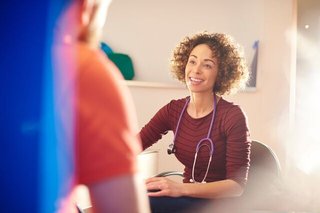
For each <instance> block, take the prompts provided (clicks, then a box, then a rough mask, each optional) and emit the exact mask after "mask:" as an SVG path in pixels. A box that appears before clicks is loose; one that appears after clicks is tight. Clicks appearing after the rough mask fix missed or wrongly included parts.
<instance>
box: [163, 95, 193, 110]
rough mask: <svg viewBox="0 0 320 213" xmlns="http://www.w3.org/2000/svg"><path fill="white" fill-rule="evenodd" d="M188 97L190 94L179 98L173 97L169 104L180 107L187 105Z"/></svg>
mask: <svg viewBox="0 0 320 213" xmlns="http://www.w3.org/2000/svg"><path fill="white" fill-rule="evenodd" d="M188 98H189V96H187V97H184V98H179V99H172V100H171V101H170V102H169V103H168V104H167V105H168V106H170V107H174V108H180V107H182V106H184V105H185V103H186V101H187V100H188Z"/></svg>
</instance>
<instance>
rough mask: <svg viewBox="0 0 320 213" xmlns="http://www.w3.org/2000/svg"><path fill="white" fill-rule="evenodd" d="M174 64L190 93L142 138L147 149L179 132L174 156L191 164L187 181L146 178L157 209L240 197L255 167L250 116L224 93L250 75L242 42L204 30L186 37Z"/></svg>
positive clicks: (186, 172) (158, 118)
mask: <svg viewBox="0 0 320 213" xmlns="http://www.w3.org/2000/svg"><path fill="white" fill-rule="evenodd" d="M171 62H172V73H173V74H174V75H175V77H176V78H177V79H178V80H179V81H181V82H183V83H185V84H186V86H187V88H188V90H189V93H190V95H189V96H188V97H185V98H182V99H178V100H172V101H171V102H170V103H168V104H167V105H165V106H164V107H162V108H161V109H160V110H159V111H158V112H157V113H156V114H155V116H154V117H153V118H152V119H151V120H150V121H149V123H147V124H146V125H145V126H144V127H143V128H142V129H141V131H140V136H141V139H142V142H143V148H144V149H146V148H148V147H150V146H151V145H152V144H154V143H156V142H157V141H159V140H160V139H161V137H162V135H164V134H166V133H167V132H168V131H173V132H174V140H173V143H172V144H171V145H170V146H169V148H168V154H174V155H175V156H176V157H177V159H178V160H179V161H180V162H181V163H182V164H183V165H184V166H185V169H184V173H183V176H184V179H183V182H182V183H179V182H175V181H173V180H170V179H168V178H166V177H152V178H149V179H147V180H146V185H147V189H148V190H149V193H148V195H149V198H150V204H151V208H152V212H184V211H185V210H186V209H189V208H190V207H192V206H194V205H196V204H200V203H203V202H207V201H208V200H212V199H216V198H227V197H237V196H240V195H241V194H242V192H243V190H244V186H245V184H246V181H247V176H248V170H249V154H250V145H251V140H250V138H249V128H248V124H247V119H246V116H245V114H244V112H243V111H242V110H241V108H240V107H239V106H238V105H236V104H234V103H231V102H228V101H226V100H225V99H224V98H223V97H222V95H225V94H230V93H234V92H236V91H237V90H239V89H240V88H241V87H243V86H244V85H245V83H246V81H247V79H248V70H247V66H246V62H245V59H244V56H243V52H241V51H240V46H239V45H237V44H236V43H235V41H234V40H233V39H232V38H231V37H230V36H228V35H226V34H219V33H213V34H211V33H208V32H202V33H198V34H195V35H193V36H187V37H185V38H184V39H183V40H182V41H181V42H180V43H179V44H178V46H177V47H176V49H175V50H174V53H173V58H172V60H171ZM197 183H198V184H197Z"/></svg>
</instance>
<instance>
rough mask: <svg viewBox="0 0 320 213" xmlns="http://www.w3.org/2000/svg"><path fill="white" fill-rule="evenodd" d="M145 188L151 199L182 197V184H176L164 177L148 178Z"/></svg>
mask: <svg viewBox="0 0 320 213" xmlns="http://www.w3.org/2000/svg"><path fill="white" fill-rule="evenodd" d="M146 186H147V190H148V195H149V196H151V197H160V196H169V197H180V196H182V195H183V194H182V192H183V190H182V189H183V183H177V182H174V181H172V180H170V179H168V178H165V177H153V178H148V179H147V180H146Z"/></svg>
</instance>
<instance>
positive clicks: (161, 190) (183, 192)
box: [146, 177, 243, 199]
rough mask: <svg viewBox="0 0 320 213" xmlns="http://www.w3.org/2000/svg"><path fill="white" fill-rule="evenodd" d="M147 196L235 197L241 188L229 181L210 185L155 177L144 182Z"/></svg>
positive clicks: (240, 192) (238, 194)
mask: <svg viewBox="0 0 320 213" xmlns="http://www.w3.org/2000/svg"><path fill="white" fill-rule="evenodd" d="M146 184H147V189H148V190H149V191H150V190H151V191H155V192H149V193H148V195H149V196H153V197H160V196H170V197H181V196H188V197H196V198H207V199H213V198H224V197H237V196H240V195H241V194H242V192H243V187H242V186H241V185H240V184H238V183H237V182H236V181H234V180H231V179H226V180H221V181H215V182H211V183H177V182H175V181H172V180H170V179H169V178H165V177H155V178H149V179H147V180H146Z"/></svg>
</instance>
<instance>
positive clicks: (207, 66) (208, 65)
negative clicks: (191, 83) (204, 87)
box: [204, 64, 212, 69]
mask: <svg viewBox="0 0 320 213" xmlns="http://www.w3.org/2000/svg"><path fill="white" fill-rule="evenodd" d="M204 67H205V68H208V69H211V68H212V66H211V65H210V64H205V65H204Z"/></svg>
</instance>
